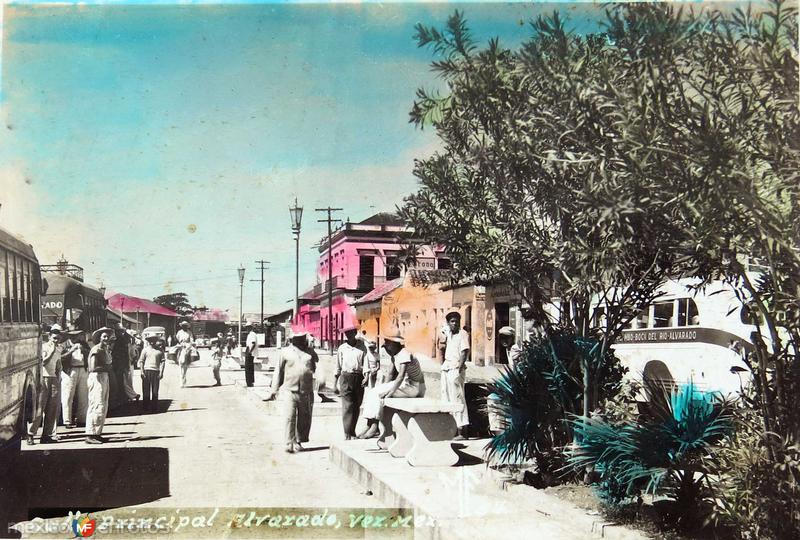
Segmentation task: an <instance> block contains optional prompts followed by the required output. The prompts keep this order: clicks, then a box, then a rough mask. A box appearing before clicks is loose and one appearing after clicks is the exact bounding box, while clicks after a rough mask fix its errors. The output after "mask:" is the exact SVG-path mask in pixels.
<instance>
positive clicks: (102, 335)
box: [86, 327, 114, 444]
mask: <svg viewBox="0 0 800 540" xmlns="http://www.w3.org/2000/svg"><path fill="white" fill-rule="evenodd" d="M113 334H114V331H113V330H112V329H111V328H107V327H103V328H100V329H99V330H95V331H94V333H92V341H94V343H95V346H94V347H92V350H91V351H89V361H88V369H87V370H88V372H89V375H88V377H87V385H88V386H89V407H88V409H87V411H86V443H87V444H103V443H104V442H106V439H104V438H103V427H104V426H105V423H106V415H107V414H108V391H109V386H108V375H109V372H110V371H111V368H112V360H111V353H110V351H109V348H110V346H109V342H110V341H111V336H112V335H113Z"/></svg>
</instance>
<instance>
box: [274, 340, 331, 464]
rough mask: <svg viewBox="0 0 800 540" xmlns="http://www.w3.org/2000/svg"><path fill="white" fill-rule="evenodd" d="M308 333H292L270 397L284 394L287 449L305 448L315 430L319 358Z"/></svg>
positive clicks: (289, 451) (284, 349)
mask: <svg viewBox="0 0 800 540" xmlns="http://www.w3.org/2000/svg"><path fill="white" fill-rule="evenodd" d="M307 335H308V333H307V332H297V333H294V334H292V337H291V339H290V341H289V346H288V347H284V348H282V349H281V356H280V359H279V360H278V365H277V367H276V368H275V374H274V375H273V377H272V388H271V391H270V394H269V396H267V399H268V400H271V399H275V397H276V396H278V394H280V399H281V401H283V405H284V406H283V412H284V415H285V418H286V428H285V436H286V451H287V452H288V453H290V454H293V453H295V452H298V451H302V450H303V447H302V443H304V442H308V436H309V433H310V432H311V415H312V412H313V406H314V372H315V371H316V369H317V362H318V361H319V358H318V357H317V353H316V352H315V351H314V350H313V349H311V348H309V346H308V340H307V339H306V336H307Z"/></svg>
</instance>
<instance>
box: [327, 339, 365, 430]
mask: <svg viewBox="0 0 800 540" xmlns="http://www.w3.org/2000/svg"><path fill="white" fill-rule="evenodd" d="M344 336H345V342H344V343H342V344H341V345H339V348H338V349H337V351H336V372H335V373H334V388H336V389H338V391H339V397H340V398H341V400H342V424H343V426H344V438H345V440H347V441H349V440H350V439H353V438H355V437H356V423H357V422H358V413H359V410H360V409H361V401H362V400H363V399H364V386H363V382H364V366H365V364H366V359H367V354H368V352H367V348H366V347H365V346H364V342H363V341H362V340H361V339H359V337H358V329H357V328H356V327H355V326H349V327H347V328H345V329H344Z"/></svg>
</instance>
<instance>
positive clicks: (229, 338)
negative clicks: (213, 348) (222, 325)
mask: <svg viewBox="0 0 800 540" xmlns="http://www.w3.org/2000/svg"><path fill="white" fill-rule="evenodd" d="M234 341H235V339H234V337H233V330H228V335H227V336H226V337H225V345H226V346H227V348H228V358H230V357H231V351H232V350H233V345H234Z"/></svg>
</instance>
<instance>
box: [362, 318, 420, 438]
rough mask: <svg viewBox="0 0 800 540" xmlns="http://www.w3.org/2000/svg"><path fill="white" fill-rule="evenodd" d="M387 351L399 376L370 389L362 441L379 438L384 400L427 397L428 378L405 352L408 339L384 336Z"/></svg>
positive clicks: (392, 335) (366, 395) (397, 336)
mask: <svg viewBox="0 0 800 540" xmlns="http://www.w3.org/2000/svg"><path fill="white" fill-rule="evenodd" d="M383 349H384V350H385V351H386V353H387V354H388V355H389V357H390V358H391V359H392V363H393V364H394V366H395V367H396V369H397V375H396V376H395V378H394V379H393V380H391V381H389V382H385V383H381V384H379V385H377V386H375V387H374V388H369V389H367V391H366V393H365V395H364V418H365V419H366V420H367V428H366V429H365V430H364V431H363V432H362V433H361V434H359V436H358V438H359V439H371V438H372V437H375V436H376V435H378V431H379V428H378V424H379V420H380V419H381V417H382V412H383V399H384V398H387V397H392V398H415V397H423V396H424V395H425V375H424V374H423V372H422V367H421V366H420V365H419V360H417V359H416V358H414V355H412V354H411V353H410V352H409V351H408V350H407V349H406V348H405V339H403V337H402V336H400V335H398V334H391V335H388V336H384V338H383ZM384 428H385V426H384Z"/></svg>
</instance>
